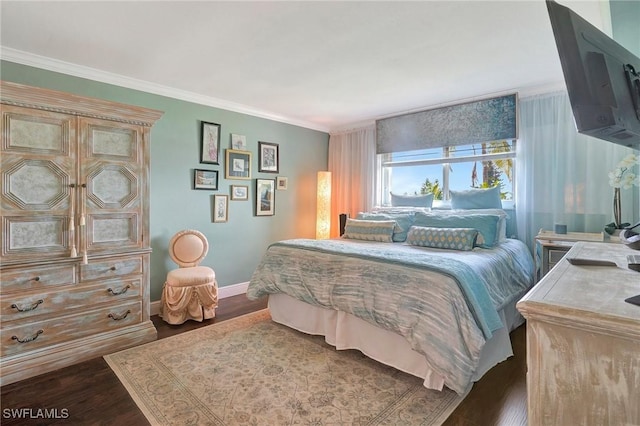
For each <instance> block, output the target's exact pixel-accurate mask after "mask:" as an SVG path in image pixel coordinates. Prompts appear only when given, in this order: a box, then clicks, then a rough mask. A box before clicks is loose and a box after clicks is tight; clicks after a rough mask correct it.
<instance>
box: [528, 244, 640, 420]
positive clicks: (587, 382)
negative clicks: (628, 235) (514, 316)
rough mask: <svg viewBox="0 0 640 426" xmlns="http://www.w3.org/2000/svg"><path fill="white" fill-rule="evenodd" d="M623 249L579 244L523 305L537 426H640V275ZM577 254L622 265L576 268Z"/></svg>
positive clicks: (530, 417)
mask: <svg viewBox="0 0 640 426" xmlns="http://www.w3.org/2000/svg"><path fill="white" fill-rule="evenodd" d="M629 254H638V252H637V251H635V250H632V249H630V248H629V247H627V246H625V245H623V244H611V243H594V242H577V243H575V244H574V246H573V247H571V249H570V250H569V252H568V253H567V255H566V256H565V257H564V258H563V259H562V260H561V261H560V262H559V263H558V264H557V265H556V266H555V267H554V268H553V269H551V271H550V272H549V273H548V274H547V275H545V277H544V278H543V279H542V280H541V281H540V282H539V283H538V284H537V285H536V286H535V287H534V288H533V289H532V290H531V291H530V292H529V293H528V294H527V295H526V296H525V297H523V298H522V299H521V300H520V301H519V302H518V304H517V308H518V310H519V311H520V312H521V313H522V314H523V315H524V317H525V318H526V319H527V392H528V420H529V424H530V425H569V424H571V425H639V424H640V306H636V305H632V304H629V303H626V302H625V301H624V300H625V299H626V298H628V297H631V296H634V295H637V294H640V273H639V272H635V271H632V270H630V269H628V268H627V255H629ZM572 257H579V258H589V259H600V260H611V261H614V262H616V264H617V265H618V266H617V267H610V266H609V267H607V266H574V265H571V264H570V263H569V262H568V261H567V259H568V258H572Z"/></svg>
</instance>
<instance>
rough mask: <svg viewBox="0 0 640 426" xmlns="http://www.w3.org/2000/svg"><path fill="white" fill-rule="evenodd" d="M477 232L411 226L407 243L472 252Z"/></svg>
mask: <svg viewBox="0 0 640 426" xmlns="http://www.w3.org/2000/svg"><path fill="white" fill-rule="evenodd" d="M477 236H478V231H477V230H476V229H473V228H429V227H422V226H412V227H411V229H409V233H408V235H407V243H409V244H411V245H414V246H422V247H432V248H439V249H449V250H465V251H467V250H473V246H474V244H475V241H476V237H477Z"/></svg>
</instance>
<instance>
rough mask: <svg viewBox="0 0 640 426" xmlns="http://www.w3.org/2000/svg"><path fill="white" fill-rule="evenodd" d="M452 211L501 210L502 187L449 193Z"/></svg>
mask: <svg viewBox="0 0 640 426" xmlns="http://www.w3.org/2000/svg"><path fill="white" fill-rule="evenodd" d="M449 193H450V194H451V208H452V209H501V208H502V201H501V200H500V187H499V186H494V187H493V188H488V189H469V190H467V191H449Z"/></svg>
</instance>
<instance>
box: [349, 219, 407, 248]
mask: <svg viewBox="0 0 640 426" xmlns="http://www.w3.org/2000/svg"><path fill="white" fill-rule="evenodd" d="M356 219H362V220H395V221H396V223H397V224H398V226H397V227H396V228H395V230H394V231H393V237H392V239H393V241H394V242H396V243H398V242H402V241H405V240H406V239H407V232H409V228H410V227H411V225H412V224H413V213H358V216H357V217H356Z"/></svg>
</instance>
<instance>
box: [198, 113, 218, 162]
mask: <svg viewBox="0 0 640 426" xmlns="http://www.w3.org/2000/svg"><path fill="white" fill-rule="evenodd" d="M200 130H201V132H200V138H201V139H200V163H203V164H220V160H219V157H220V125H219V124H216V123H207V122H206V121H203V122H202V124H201V129H200Z"/></svg>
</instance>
